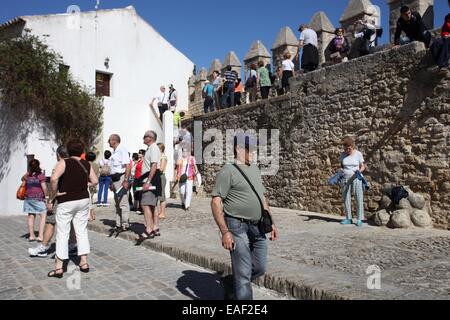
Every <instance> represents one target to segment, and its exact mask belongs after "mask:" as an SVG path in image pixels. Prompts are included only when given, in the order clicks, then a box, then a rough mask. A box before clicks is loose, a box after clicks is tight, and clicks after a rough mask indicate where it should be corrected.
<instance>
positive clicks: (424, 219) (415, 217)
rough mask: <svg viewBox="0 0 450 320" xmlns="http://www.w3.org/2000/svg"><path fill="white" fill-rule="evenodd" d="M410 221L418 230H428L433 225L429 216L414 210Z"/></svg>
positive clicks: (421, 211)
mask: <svg viewBox="0 0 450 320" xmlns="http://www.w3.org/2000/svg"><path fill="white" fill-rule="evenodd" d="M411 221H412V223H413V224H414V225H415V226H416V227H420V228H429V227H431V226H432V225H433V221H432V220H431V217H430V215H429V214H428V213H427V212H425V211H423V210H417V209H416V210H414V211H413V212H412V214H411Z"/></svg>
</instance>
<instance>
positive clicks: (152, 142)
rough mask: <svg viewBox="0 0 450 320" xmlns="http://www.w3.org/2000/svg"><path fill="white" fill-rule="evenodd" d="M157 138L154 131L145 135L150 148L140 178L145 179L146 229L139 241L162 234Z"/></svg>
mask: <svg viewBox="0 0 450 320" xmlns="http://www.w3.org/2000/svg"><path fill="white" fill-rule="evenodd" d="M157 138H158V136H157V134H156V132H154V131H147V132H146V133H145V135H144V144H145V145H147V146H148V149H147V151H145V157H144V163H143V165H142V176H141V178H140V180H141V181H144V180H145V183H143V185H142V200H141V205H142V209H143V210H144V219H145V231H144V233H142V234H141V235H140V236H139V238H138V239H137V241H138V242H142V241H144V240H146V239H153V238H154V237H158V236H160V235H161V233H160V230H159V218H158V213H157V212H156V210H155V209H156V205H157V203H158V197H159V196H161V173H160V171H159V165H160V161H161V153H160V151H159V148H158V146H157V144H156V140H157Z"/></svg>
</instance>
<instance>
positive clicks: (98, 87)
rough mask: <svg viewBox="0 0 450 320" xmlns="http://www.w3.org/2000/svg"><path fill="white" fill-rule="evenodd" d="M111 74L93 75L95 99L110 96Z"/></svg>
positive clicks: (98, 73)
mask: <svg viewBox="0 0 450 320" xmlns="http://www.w3.org/2000/svg"><path fill="white" fill-rule="evenodd" d="M111 76H112V75H111V74H108V73H103V72H97V73H96V75H95V95H96V96H97V97H110V96H111V91H110V90H111Z"/></svg>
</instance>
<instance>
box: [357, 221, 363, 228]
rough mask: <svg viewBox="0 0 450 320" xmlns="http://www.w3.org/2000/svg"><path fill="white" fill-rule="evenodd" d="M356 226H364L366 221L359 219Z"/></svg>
mask: <svg viewBox="0 0 450 320" xmlns="http://www.w3.org/2000/svg"><path fill="white" fill-rule="evenodd" d="M356 226H357V227H362V226H364V223H363V222H362V221H361V220H358V221H357V222H356Z"/></svg>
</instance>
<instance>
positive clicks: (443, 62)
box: [430, 0, 450, 70]
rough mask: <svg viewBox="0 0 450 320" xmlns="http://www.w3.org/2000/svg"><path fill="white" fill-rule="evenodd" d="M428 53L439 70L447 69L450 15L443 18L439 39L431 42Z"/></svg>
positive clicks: (449, 44)
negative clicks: (429, 52)
mask: <svg viewBox="0 0 450 320" xmlns="http://www.w3.org/2000/svg"><path fill="white" fill-rule="evenodd" d="M449 2H450V0H449ZM430 51H431V54H432V56H433V58H434V60H435V61H436V64H437V65H438V67H439V69H441V70H442V69H448V60H449V59H450V13H449V14H447V16H445V21H444V25H443V26H442V31H441V38H440V39H436V40H435V41H434V42H433V44H432V45H431V47H430Z"/></svg>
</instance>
